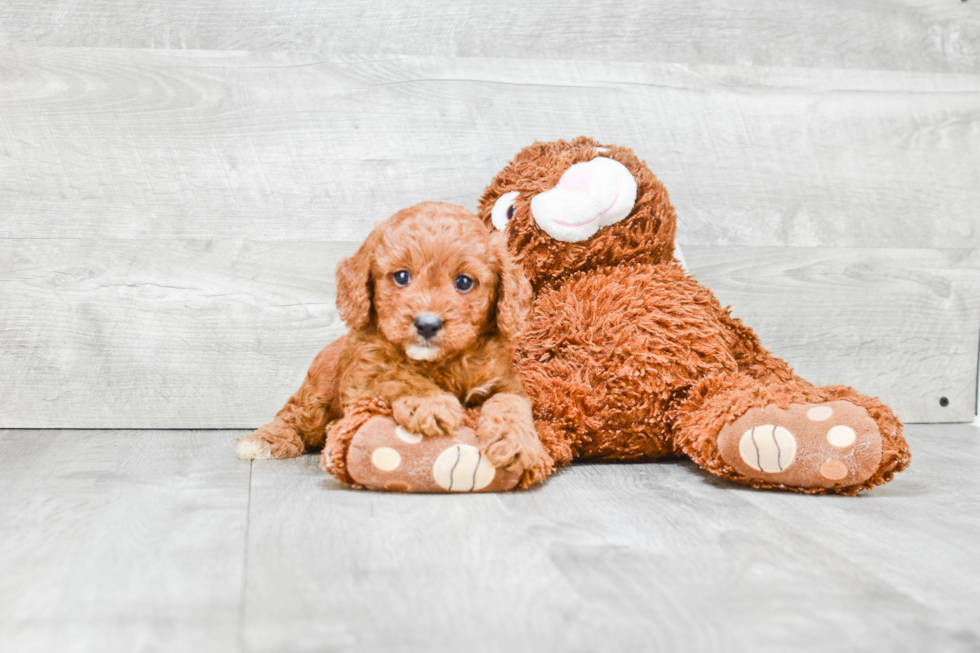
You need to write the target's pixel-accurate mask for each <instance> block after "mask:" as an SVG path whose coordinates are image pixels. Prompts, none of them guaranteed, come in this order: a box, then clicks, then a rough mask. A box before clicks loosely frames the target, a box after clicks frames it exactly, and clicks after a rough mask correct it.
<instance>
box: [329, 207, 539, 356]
mask: <svg viewBox="0 0 980 653" xmlns="http://www.w3.org/2000/svg"><path fill="white" fill-rule="evenodd" d="M337 277H338V306H339V307H340V309H341V313H342V314H343V315H344V319H345V320H347V322H348V325H349V326H351V328H360V326H363V325H365V324H367V323H369V322H372V321H373V322H374V323H375V324H376V325H377V328H378V330H379V331H380V332H381V334H382V335H383V336H384V337H385V338H386V339H387V340H388V341H390V342H392V343H394V344H395V345H397V346H398V347H399V348H400V349H402V350H403V351H404V352H405V355H406V356H408V357H409V358H412V359H414V360H419V361H438V360H441V359H443V358H445V357H447V356H449V355H451V354H453V353H456V352H460V351H462V350H465V349H467V348H469V347H471V346H472V345H473V344H474V343H475V342H476V340H477V339H478V337H479V336H480V335H481V334H483V333H485V332H487V331H489V330H492V329H494V328H496V329H498V330H500V331H502V332H505V335H510V333H509V331H508V330H509V329H511V330H517V329H520V328H521V326H522V325H523V321H524V318H525V316H526V313H527V309H528V306H529V303H530V286H529V285H528V283H527V281H526V280H524V278H523V275H522V274H521V271H520V269H519V268H518V267H517V266H515V265H513V264H512V263H511V262H510V259H509V257H508V255H507V253H506V245H505V243H504V240H503V238H501V237H499V236H493V235H491V233H490V230H489V229H487V228H486V227H485V226H484V225H483V224H482V223H481V222H480V220H479V219H477V218H476V217H475V216H474V215H473V214H471V213H470V212H469V211H467V210H466V209H464V208H462V207H456V206H452V205H448V204H440V203H433V202H429V203H424V204H420V205H417V206H414V207H412V208H410V209H406V210H404V211H401V212H399V213H397V214H395V215H394V216H393V217H392V218H390V219H389V220H387V221H385V222H384V223H382V224H381V225H379V226H378V227H377V228H376V229H375V231H374V232H372V234H371V236H369V237H368V240H367V241H366V242H365V244H364V246H362V248H361V250H359V251H358V253H357V254H355V255H354V256H353V257H351V258H350V259H347V260H346V261H344V262H343V263H341V266H340V268H338V272H337ZM361 284H363V285H361ZM362 291H364V292H362ZM361 318H366V319H363V320H362V319H361Z"/></svg>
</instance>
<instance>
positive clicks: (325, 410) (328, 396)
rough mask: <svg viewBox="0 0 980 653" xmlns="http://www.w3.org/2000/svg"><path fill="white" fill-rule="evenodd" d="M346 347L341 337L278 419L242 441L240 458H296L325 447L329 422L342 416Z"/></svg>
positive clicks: (312, 368)
mask: <svg viewBox="0 0 980 653" xmlns="http://www.w3.org/2000/svg"><path fill="white" fill-rule="evenodd" d="M342 347H343V338H340V339H339V340H336V341H334V342H333V343H332V344H331V345H329V346H328V347H326V348H325V349H324V350H323V351H321V352H320V353H319V354H318V355H317V357H316V359H314V361H313V365H311V366H310V371H309V372H308V373H307V375H306V379H305V380H304V381H303V385H301V386H300V388H299V390H298V391H297V392H296V394H294V395H293V396H292V397H290V399H289V401H288V402H286V405H285V406H283V408H282V410H280V411H279V413H278V414H276V418H275V419H274V420H273V421H272V422H270V423H268V424H266V425H265V426H263V427H261V428H259V429H257V430H256V431H254V432H252V433H250V434H249V435H246V436H245V437H242V438H239V440H238V457H239V458H242V459H244V460H249V459H253V458H255V459H268V458H295V457H296V456H301V455H303V454H304V453H305V452H307V451H317V450H319V449H321V448H322V447H323V442H324V440H325V439H326V428H327V423H328V422H330V420H332V419H336V418H338V417H340V415H341V411H340V401H339V397H338V392H337V383H338V377H339V371H338V362H339V358H340V352H341V349H342Z"/></svg>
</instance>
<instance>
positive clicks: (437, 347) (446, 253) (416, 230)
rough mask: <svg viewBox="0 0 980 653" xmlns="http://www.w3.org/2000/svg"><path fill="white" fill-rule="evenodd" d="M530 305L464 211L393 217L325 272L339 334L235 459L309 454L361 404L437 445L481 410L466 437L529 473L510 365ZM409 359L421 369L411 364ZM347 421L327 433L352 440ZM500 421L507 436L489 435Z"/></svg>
mask: <svg viewBox="0 0 980 653" xmlns="http://www.w3.org/2000/svg"><path fill="white" fill-rule="evenodd" d="M401 271H404V272H407V273H408V275H409V279H410V281H409V282H408V283H406V284H402V285H399V283H396V279H395V276H394V275H395V273H397V272H401ZM459 275H465V276H467V277H469V278H470V279H471V280H472V281H473V285H472V288H470V289H468V290H465V291H461V290H460V289H458V288H457V287H456V286H455V281H456V279H457V277H458V276H459ZM530 298H531V288H530V285H529V283H528V282H527V280H526V279H525V278H524V276H523V273H522V271H521V268H520V267H519V266H517V265H516V264H514V263H513V262H512V260H511V258H510V255H509V254H508V252H507V247H506V242H505V240H504V238H503V236H502V235H500V234H492V233H491V232H490V231H489V230H488V229H487V228H486V227H485V226H484V225H483V224H482V222H481V221H480V220H478V219H477V218H476V217H475V216H474V215H473V214H472V213H470V212H469V211H467V210H466V209H464V208H462V207H458V206H453V205H450V204H443V203H437V202H426V203H423V204H419V205H416V206H413V207H411V208H409V209H405V210H403V211H399V212H398V213H396V214H395V215H394V216H392V217H391V218H389V219H388V220H386V221H385V222H383V223H381V224H380V225H378V227H376V228H375V229H374V231H372V232H371V234H370V235H369V236H368V238H367V239H366V240H365V242H364V244H363V245H362V246H361V247H360V248H359V249H358V251H357V252H356V253H355V254H354V255H353V256H351V257H350V258H347V259H345V260H344V261H342V262H341V263H340V265H339V266H338V268H337V306H338V309H339V311H340V314H341V316H342V317H343V319H344V321H345V322H346V323H347V325H348V327H349V328H350V330H349V332H348V333H347V334H346V335H345V336H344V337H342V338H340V339H338V340H337V341H335V342H334V343H332V344H331V345H329V346H328V347H326V348H325V349H324V350H323V351H322V352H320V354H319V355H318V356H317V358H316V359H315V360H314V363H313V365H312V366H311V368H310V371H309V373H308V374H307V377H306V380H305V381H304V383H303V385H302V386H301V387H300V389H299V391H298V392H297V393H296V394H295V395H294V396H293V397H292V398H291V399H290V400H289V401H288V402H287V404H286V406H285V407H283V409H282V410H281V411H279V414H278V415H277V416H276V419H275V420H274V421H273V422H271V423H270V424H267V425H265V426H263V427H262V428H260V429H258V430H257V431H255V432H254V433H252V434H250V435H248V436H245V437H244V438H242V439H241V440H240V441H239V453H240V455H242V454H244V457H275V458H286V457H292V456H297V455H300V454H302V453H304V452H305V451H314V450H317V449H320V448H322V447H323V444H324V438H325V431H326V426H327V424H328V423H329V422H331V421H332V420H338V419H341V418H342V417H344V415H345V412H346V411H347V409H348V408H349V407H350V406H352V405H356V406H360V408H358V410H357V411H354V412H355V413H356V415H362V414H363V413H365V410H367V409H365V408H364V404H363V402H364V401H366V400H371V401H381V402H383V403H384V405H385V406H386V408H385V410H384V411H383V412H384V414H388V413H389V412H390V414H391V416H392V417H393V418H394V420H395V421H396V422H398V423H399V424H401V425H402V426H404V427H406V428H408V429H409V430H411V431H413V432H417V433H422V434H424V435H428V436H439V435H449V434H451V433H452V432H453V431H454V430H455V429H456V428H458V427H459V426H460V425H461V424H463V423H464V419H465V415H464V405H465V406H469V407H480V406H484V405H485V406H486V409H487V411H488V413H490V414H493V415H495V416H496V417H494V418H493V419H490V420H489V421H487V422H486V423H487V424H488V427H487V428H486V429H482V430H481V429H478V431H477V433H478V435H481V433H482V432H486V438H485V439H486V445H487V446H488V447H492V448H493V450H492V451H490V452H488V455H489V456H490V459H491V461H493V462H494V463H495V464H498V466H515V465H516V466H520V467H522V468H524V467H527V468H530V467H535V466H536V465H537V464H538V462H539V460H540V458H541V455H542V453H541V446H540V443H539V441H538V440H537V438H536V436H533V433H534V429H533V422H532V420H531V411H530V406H529V404H528V399H527V394H526V392H525V390H524V386H523V384H522V382H521V379H520V377H519V376H518V375H517V373H516V371H515V369H514V366H513V362H512V359H513V353H514V342H515V340H516V339H517V338H519V337H520V336H521V334H522V333H523V331H524V329H525V328H526V324H527V314H528V310H529V306H530ZM422 314H427V315H433V316H437V317H439V318H440V320H441V322H442V324H443V326H442V328H441V329H440V330H439V331H438V333H437V334H435V335H434V336H432V337H430V338H423V337H422V336H421V335H420V332H419V330H418V329H417V328H416V326H415V324H414V322H415V320H416V318H417V317H418V316H419V315H422ZM419 350H423V351H424V352H425V356H424V357H423V358H419V357H417V356H413V355H412V353H413V352H417V351H419ZM368 405H369V406H370V405H376V404H368ZM378 414H380V413H378ZM356 415H354V414H352V415H349V416H348V417H350V418H351V419H346V420H341V422H339V423H337V424H335V425H334V430H336V431H337V432H338V433H343V434H348V435H349V434H352V433H353V432H355V431H356V427H354V426H352V424H354V423H355V422H357V421H358V419H359V418H357V419H355V417H356ZM362 416H363V415H362ZM352 420H353V421H352ZM501 420H504V422H506V423H507V424H508V425H509V428H505V429H501V427H500V425H501V424H502V423H503V422H501ZM361 422H363V420H361ZM489 425H493V428H490V427H489ZM351 428H354V431H351ZM529 433H530V434H531V436H532V437H529ZM338 437H340V436H338ZM483 439H484V438H483V437H482V435H481V441H482V440H483ZM502 440H503V441H504V442H503V444H502V443H501V441H502ZM333 464H334V465H335V466H336V468H337V469H338V470H342V469H343V464H342V463H341V462H339V461H333ZM340 477H341V478H343V474H342V473H340Z"/></svg>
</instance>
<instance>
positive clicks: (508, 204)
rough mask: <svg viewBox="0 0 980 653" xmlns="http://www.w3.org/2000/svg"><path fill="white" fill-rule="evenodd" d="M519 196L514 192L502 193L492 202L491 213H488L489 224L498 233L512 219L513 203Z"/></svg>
mask: <svg viewBox="0 0 980 653" xmlns="http://www.w3.org/2000/svg"><path fill="white" fill-rule="evenodd" d="M519 195H520V193H518V192H517V191H516V190H512V191H510V192H509V193H504V194H503V195H501V196H500V197H498V198H497V201H496V202H494V204H493V211H491V212H490V222H492V223H493V226H494V227H496V228H497V229H499V230H500V231H503V230H504V229H505V228H506V227H507V223H508V222H510V221H511V220H513V219H514V202H516V201H517V197H518V196H519Z"/></svg>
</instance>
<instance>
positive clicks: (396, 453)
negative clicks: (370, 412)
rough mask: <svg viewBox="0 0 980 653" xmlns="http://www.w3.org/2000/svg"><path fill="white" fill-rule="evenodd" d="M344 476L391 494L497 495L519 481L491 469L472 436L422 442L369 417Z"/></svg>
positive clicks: (463, 431) (391, 424) (466, 433)
mask: <svg viewBox="0 0 980 653" xmlns="http://www.w3.org/2000/svg"><path fill="white" fill-rule="evenodd" d="M347 471H348V472H349V473H350V476H351V478H353V479H354V481H355V482H356V483H357V484H358V485H362V486H364V487H366V488H367V489H369V490H389V491H392V492H500V491H503V490H511V489H513V488H514V487H516V486H517V482H518V480H519V479H520V475H519V474H516V473H514V472H509V471H507V470H504V469H495V468H494V466H493V465H492V464H491V463H490V461H489V460H488V459H487V457H486V455H485V454H484V453H483V452H481V451H480V449H479V443H478V441H477V438H476V433H474V432H473V430H472V429H468V428H465V427H464V428H460V429H458V430H457V431H456V433H455V434H454V435H453V436H452V437H423V436H422V435H419V434H417V433H411V432H409V431H407V430H406V429H404V428H402V427H401V426H396V424H395V422H394V421H393V420H392V419H390V418H388V417H380V416H377V417H372V418H371V419H370V420H368V421H367V422H366V423H365V424H364V426H362V427H361V428H360V429H359V430H358V431H357V433H356V434H355V435H354V437H353V438H351V443H350V448H349V449H348V451H347Z"/></svg>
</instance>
